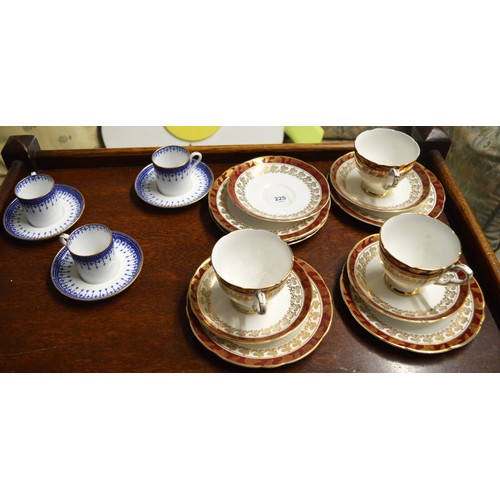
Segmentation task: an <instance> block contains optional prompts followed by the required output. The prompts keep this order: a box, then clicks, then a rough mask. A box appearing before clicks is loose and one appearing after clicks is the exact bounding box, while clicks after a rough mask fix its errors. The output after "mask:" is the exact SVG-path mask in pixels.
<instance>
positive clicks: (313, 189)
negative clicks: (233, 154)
mask: <svg viewBox="0 0 500 500" xmlns="http://www.w3.org/2000/svg"><path fill="white" fill-rule="evenodd" d="M227 189H228V193H229V196H230V197H231V198H232V200H233V202H234V203H235V204H236V205H237V206H238V207H239V208H241V210H243V211H244V212H247V213H248V214H250V215H252V216H254V217H257V218H260V219H264V220H271V221H281V222H283V221H287V222H291V221H297V220H300V219H306V218H307V217H311V216H313V215H315V214H317V213H319V212H320V211H321V209H322V208H323V207H324V206H325V205H326V203H327V201H328V198H329V196H330V188H329V186H328V181H327V180H326V179H325V177H324V176H323V175H322V174H321V172H319V171H318V170H317V169H316V168H315V167H313V166H312V165H309V164H308V163H305V162H303V161H301V160H297V159H296V158H291V157H286V156H262V157H259V158H254V159H253V160H249V161H247V162H245V163H241V164H239V165H237V166H236V167H235V168H234V171H233V172H232V173H231V175H230V177H229V182H228V186H227Z"/></svg>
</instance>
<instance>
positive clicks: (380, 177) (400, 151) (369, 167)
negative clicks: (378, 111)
mask: <svg viewBox="0 0 500 500" xmlns="http://www.w3.org/2000/svg"><path fill="white" fill-rule="evenodd" d="M419 155H420V147H419V145H418V144H417V142H416V141H415V140H414V139H413V138H412V137H410V136H409V135H408V134H405V133H404V132H400V131H398V130H393V129H390V128H375V129H372V130H366V131H364V132H361V134H359V135H358V136H357V137H356V140H355V141H354V157H355V161H356V167H357V169H358V171H359V175H360V177H361V187H362V189H363V190H364V191H365V192H366V193H367V194H369V195H372V196H386V195H388V194H389V193H390V192H391V189H392V188H394V187H396V186H397V185H398V183H399V180H400V178H401V177H403V176H404V175H406V174H407V173H408V172H409V171H410V170H411V169H412V168H413V165H414V164H415V161H416V160H417V158H418V156H419Z"/></svg>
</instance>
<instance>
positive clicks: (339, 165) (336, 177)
mask: <svg viewBox="0 0 500 500" xmlns="http://www.w3.org/2000/svg"><path fill="white" fill-rule="evenodd" d="M330 182H331V183H332V185H333V187H334V188H335V190H336V191H337V192H338V193H339V194H340V195H341V196H343V197H344V198H345V199H346V200H348V201H349V202H350V203H352V204H354V205H356V206H358V207H361V208H366V209H369V210H372V211H378V212H393V213H401V212H405V211H408V210H409V209H411V208H414V207H416V206H417V205H419V204H420V203H422V202H423V201H424V200H425V199H426V198H427V197H428V195H429V192H430V184H431V183H430V180H429V177H428V176H427V174H426V173H425V169H424V167H422V166H421V165H420V164H419V163H416V164H415V166H414V167H413V169H412V170H410V171H409V172H408V173H407V174H406V175H405V176H404V177H402V178H401V180H400V181H399V183H398V185H397V186H396V187H395V188H393V189H392V190H391V191H390V193H389V194H388V195H387V196H382V197H377V196H370V195H369V194H367V193H365V191H363V189H362V188H361V177H360V175H359V171H358V169H357V168H356V163H355V158H354V152H350V153H347V154H345V155H343V156H341V157H340V158H339V159H338V160H336V161H335V162H334V163H333V165H332V166H331V168H330Z"/></svg>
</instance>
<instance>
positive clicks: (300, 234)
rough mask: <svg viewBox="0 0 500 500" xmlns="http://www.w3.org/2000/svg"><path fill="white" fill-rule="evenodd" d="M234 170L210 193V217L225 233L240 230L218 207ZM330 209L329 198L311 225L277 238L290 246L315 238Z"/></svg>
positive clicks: (216, 183) (220, 179) (223, 175)
mask: <svg viewBox="0 0 500 500" xmlns="http://www.w3.org/2000/svg"><path fill="white" fill-rule="evenodd" d="M234 168H235V167H231V168H229V169H227V170H226V171H224V172H223V173H222V174H221V175H220V176H218V177H217V179H216V180H215V181H214V183H213V186H212V188H211V190H210V193H209V195H208V208H209V211H210V215H211V216H212V218H213V219H214V222H215V223H216V224H217V225H218V226H219V227H220V228H221V229H222V230H223V231H225V232H232V231H237V230H238V229H239V228H237V227H236V226H234V225H232V224H231V223H230V222H229V221H228V220H227V219H226V218H225V217H224V216H223V215H222V214H221V212H220V210H219V208H218V206H217V196H218V193H219V190H220V189H221V187H222V185H223V184H224V182H226V181H228V180H229V176H230V175H231V173H232V172H233V171H234ZM228 196H229V193H228ZM330 208H331V199H330V198H328V199H327V202H326V203H325V206H324V207H323V208H322V209H321V210H320V211H319V212H318V213H317V214H315V215H312V216H311V218H312V220H311V221H310V223H309V224H308V225H306V226H305V227H303V228H302V229H299V230H296V231H293V232H291V233H288V234H286V235H284V234H282V235H280V234H277V236H279V237H280V238H281V239H282V240H283V241H285V242H286V243H288V244H290V245H291V244H293V243H295V242H298V241H300V240H302V239H304V240H305V239H307V238H308V237H310V236H313V235H314V234H316V232H318V231H319V230H320V229H321V228H322V227H323V226H324V224H326V221H327V219H328V216H329V214H330ZM245 213H247V212H245ZM247 215H249V216H251V217H253V218H255V219H256V220H262V219H259V218H258V217H255V216H254V215H252V214H248V213H247ZM301 220H304V219H301ZM267 222H276V223H279V222H294V221H267ZM295 222H299V221H295ZM245 226H247V227H249V228H250V227H252V226H248V225H245ZM252 229H255V228H253V227H252ZM308 235H310V236H308Z"/></svg>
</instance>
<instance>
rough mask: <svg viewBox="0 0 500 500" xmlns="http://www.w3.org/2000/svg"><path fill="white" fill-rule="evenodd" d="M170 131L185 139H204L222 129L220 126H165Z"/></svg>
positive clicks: (192, 140)
mask: <svg viewBox="0 0 500 500" xmlns="http://www.w3.org/2000/svg"><path fill="white" fill-rule="evenodd" d="M165 128H166V129H167V131H168V132H170V133H171V134H172V135H173V136H175V137H177V139H181V140H183V141H189V142H194V141H202V140H203V139H208V138H209V137H211V136H212V135H214V134H215V132H217V130H219V129H220V127H165Z"/></svg>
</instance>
